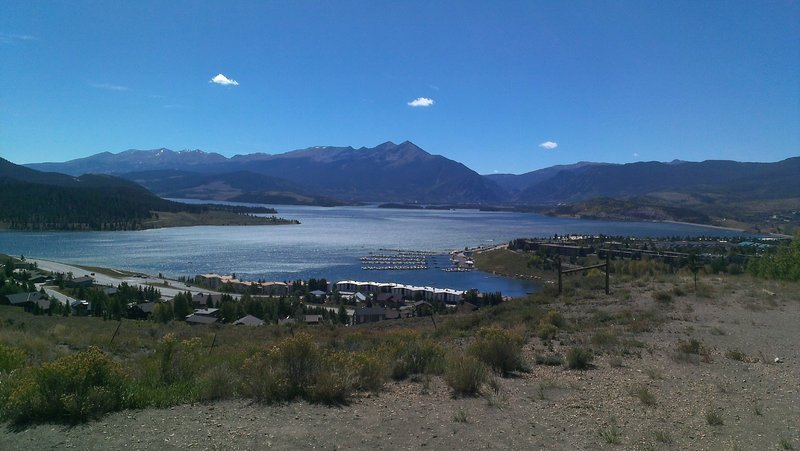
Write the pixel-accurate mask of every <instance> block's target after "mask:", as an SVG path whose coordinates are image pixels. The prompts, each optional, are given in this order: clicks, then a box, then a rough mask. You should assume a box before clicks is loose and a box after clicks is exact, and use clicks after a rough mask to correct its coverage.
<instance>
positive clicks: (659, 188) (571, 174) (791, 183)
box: [27, 141, 800, 219]
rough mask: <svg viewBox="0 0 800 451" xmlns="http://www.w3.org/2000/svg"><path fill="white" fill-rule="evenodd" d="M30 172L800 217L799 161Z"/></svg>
mask: <svg viewBox="0 0 800 451" xmlns="http://www.w3.org/2000/svg"><path fill="white" fill-rule="evenodd" d="M27 166H28V167H29V168H32V169H37V170H43V171H57V172H63V173H66V174H71V175H75V176H77V175H80V174H85V173H94V174H114V175H118V176H121V177H124V178H127V179H129V180H132V181H135V182H137V183H140V184H141V185H143V186H145V187H146V188H148V189H149V190H151V191H153V192H155V193H156V194H158V195H160V196H163V197H183V198H197V199H213V200H231V201H240V202H263V203H289V204H310V205H337V204H340V203H359V202H393V203H409V204H448V205H453V204H456V205H458V204H460V205H467V204H468V205H493V206H497V205H508V206H513V205H539V206H542V205H544V206H547V205H551V206H553V207H555V206H557V205H559V204H563V203H569V204H576V205H577V204H579V203H580V204H582V205H588V204H587V202H590V201H592V200H593V199H624V200H626V201H631V200H636V201H637V202H639V203H644V204H647V205H648V206H649V207H651V208H661V207H663V208H665V209H666V210H664V211H667V210H669V211H677V210H675V209H674V208H673V207H676V206H677V207H680V208H681V209H686V208H688V209H690V210H692V209H700V210H702V211H703V215H709V214H710V215H711V216H721V217H726V216H731V215H730V214H726V212H725V211H722V210H729V209H731V208H734V209H736V208H738V209H739V210H743V209H745V210H747V211H748V214H751V216H752V214H756V216H757V215H760V214H766V213H767V212H762V211H756V210H758V209H759V208H758V207H759V206H769V207H770V208H772V207H773V206H774V207H775V208H779V209H781V214H784V213H786V212H785V211H784V210H786V211H788V210H791V206H792V205H796V208H794V210H800V177H798V174H800V157H792V158H789V159H786V160H783V161H779V162H774V163H741V162H735V161H721V160H709V161H703V162H685V161H673V162H667V163H661V162H638V163H630V164H609V163H599V162H598V163H592V162H580V163H577V164H573V165H562V166H553V167H549V168H544V169H540V170H536V171H532V172H528V173H524V174H519V175H514V174H490V175H480V174H478V173H477V172H475V171H473V170H472V169H470V168H468V167H466V166H465V165H463V164H461V163H459V162H457V161H453V160H450V159H448V158H445V157H443V156H440V155H431V154H430V153H428V152H426V151H425V150H423V149H421V148H419V147H418V146H416V145H415V144H413V143H411V142H409V141H405V142H403V143H400V144H395V143H392V142H385V143H383V144H380V145H378V146H376V147H372V148H367V147H361V148H353V147H310V148H307V149H300V150H295V151H291V152H286V153H282V154H274V155H272V154H264V153H256V154H250V155H236V156H234V157H231V158H226V157H225V156H223V155H220V154H217V153H209V152H204V151H201V150H191V151H179V152H175V151H172V150H169V149H154V150H127V151H124V152H120V153H117V154H112V153H109V152H104V153H100V154H97V155H93V156H90V157H86V158H81V159H77V160H71V161H67V162H63V163H38V164H30V165H27ZM776 202H777V204H776ZM795 202H797V203H796V204H795ZM600 205H609V203H608V202H607V201H603V202H601V203H600ZM625 205H627V204H625ZM595 207H596V206H595ZM617 207H619V205H617ZM670 209H671V210H670ZM635 210H636V209H634V210H631V211H635ZM648 211H651V210H648ZM574 214H576V215H580V212H575V213H574ZM665 214H668V212H667V213H665ZM703 215H700V216H699V217H702V216H703ZM634 216H635V215H634ZM656 216H659V214H656ZM673 216H674V215H673ZM690 216H691V215H690ZM733 216H736V214H735V212H734V215H733ZM749 219H753V218H752V217H750V218H749Z"/></svg>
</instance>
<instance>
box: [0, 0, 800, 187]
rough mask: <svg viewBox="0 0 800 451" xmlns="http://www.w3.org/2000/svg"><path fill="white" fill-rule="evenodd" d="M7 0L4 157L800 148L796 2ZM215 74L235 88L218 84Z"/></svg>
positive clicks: (614, 154)
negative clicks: (406, 145)
mask: <svg viewBox="0 0 800 451" xmlns="http://www.w3.org/2000/svg"><path fill="white" fill-rule="evenodd" d="M0 10H2V11H3V12H2V14H0V156H2V157H3V158H6V159H9V160H11V161H13V162H15V163H32V162H41V161H65V160H69V159H73V158H79V157H84V156H88V155H92V154H95V153H98V152H103V151H110V152H115V153H116V152H120V151H123V150H125V149H131V148H137V149H150V148H159V147H167V148H171V149H173V150H180V149H195V148H199V149H203V150H206V151H214V152H219V153H221V154H223V155H226V156H232V155H235V154H244V153H252V152H268V153H280V152H285V151H289V150H293V149H299V148H305V147H310V146H316V145H335V146H348V145H350V146H354V147H360V146H369V147H371V146H374V145H377V144H379V143H381V142H384V141H388V140H391V141H395V142H402V141H404V140H410V141H413V142H414V143H416V144H418V145H419V146H420V147H422V148H424V149H426V150H427V151H429V152H431V153H434V154H440V155H444V156H446V157H448V158H452V159H455V160H458V161H460V162H463V163H464V164H466V165H467V166H469V167H471V168H473V169H475V170H476V171H478V172H480V173H492V172H495V171H497V172H511V173H522V172H527V171H530V170H533V169H538V168H542V167H547V166H551V165H554V164H569V163H574V162H577V161H582V160H583V161H605V162H617V163H624V162H632V161H640V160H647V161H650V160H659V161H670V160H673V159H682V160H691V161H699V160H706V159H733V160H741V161H777V160H780V159H784V158H787V157H790V156H796V155H800V4H798V2H797V1H760V0H754V1H747V2H741V1H735V0H724V1H696V0H691V1H678V0H670V1H666V2H655V1H646V0H635V1H610V2H609V1H570V2H561V1H533V0H529V1H520V2H513V1H504V2H489V1H481V2H472V1H452V2H451V1H375V0H370V1H366V0H365V1H301V0H297V1H248V2H237V1H224V2H223V1H188V2H184V1H173V0H170V1H159V2H153V1H135V2H122V1H104V0H99V1H69V2H56V1H44V2H39V1H34V0H13V1H10V0H0ZM218 74H222V75H223V76H224V77H225V78H227V79H228V80H234V81H236V82H237V83H238V84H232V83H229V84H220V83H214V82H211V80H212V78H214V77H215V76H217V75H218ZM219 80H222V81H224V79H221V78H220V79H218V81H219ZM415 100H416V102H415ZM414 105H416V106H414Z"/></svg>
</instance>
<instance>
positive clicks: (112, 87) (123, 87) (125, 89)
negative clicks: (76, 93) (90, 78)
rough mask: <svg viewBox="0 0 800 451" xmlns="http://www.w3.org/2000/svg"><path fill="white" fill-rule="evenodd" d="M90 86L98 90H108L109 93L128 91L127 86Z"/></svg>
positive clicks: (98, 84)
mask: <svg viewBox="0 0 800 451" xmlns="http://www.w3.org/2000/svg"><path fill="white" fill-rule="evenodd" d="M89 86H91V87H93V88H97V89H107V90H109V91H127V90H128V87H127V86H120V85H112V84H111V83H89Z"/></svg>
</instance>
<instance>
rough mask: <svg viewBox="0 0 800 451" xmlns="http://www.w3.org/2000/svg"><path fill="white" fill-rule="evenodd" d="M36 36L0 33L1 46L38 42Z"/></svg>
mask: <svg viewBox="0 0 800 451" xmlns="http://www.w3.org/2000/svg"><path fill="white" fill-rule="evenodd" d="M36 40H37V39H36V36H31V35H29V34H8V33H0V44H15V43H18V42H20V41H36Z"/></svg>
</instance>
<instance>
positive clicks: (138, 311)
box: [128, 302, 156, 319]
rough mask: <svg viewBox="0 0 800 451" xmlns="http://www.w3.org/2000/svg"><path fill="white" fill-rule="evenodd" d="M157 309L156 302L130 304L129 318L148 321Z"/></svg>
mask: <svg viewBox="0 0 800 451" xmlns="http://www.w3.org/2000/svg"><path fill="white" fill-rule="evenodd" d="M155 309H156V303H155V302H143V303H141V304H136V303H130V304H128V318H131V319H147V318H149V317H150V316H151V315H152V314H153V311H155Z"/></svg>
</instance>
